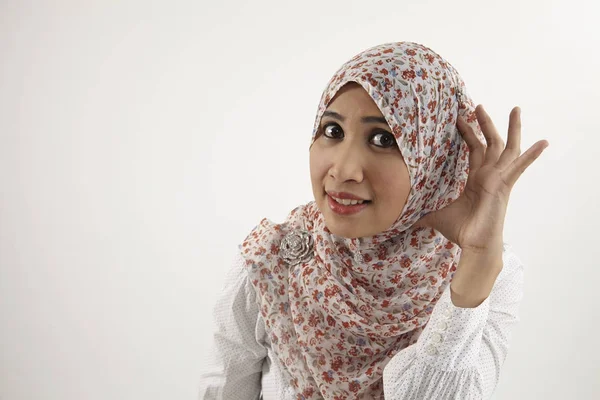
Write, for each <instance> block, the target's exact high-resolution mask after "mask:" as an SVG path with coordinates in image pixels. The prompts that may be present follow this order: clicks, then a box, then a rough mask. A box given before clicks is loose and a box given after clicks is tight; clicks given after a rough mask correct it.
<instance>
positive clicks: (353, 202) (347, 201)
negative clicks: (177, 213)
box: [329, 195, 371, 206]
mask: <svg viewBox="0 0 600 400" xmlns="http://www.w3.org/2000/svg"><path fill="white" fill-rule="evenodd" d="M329 197H331V198H332V199H333V200H335V202H336V203H338V204H341V205H343V206H354V205H356V204H368V203H370V202H371V200H351V199H338V198H337V197H335V196H332V195H329Z"/></svg>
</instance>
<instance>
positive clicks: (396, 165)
mask: <svg viewBox="0 0 600 400" xmlns="http://www.w3.org/2000/svg"><path fill="white" fill-rule="evenodd" d="M310 175H311V182H312V188H313V194H314V196H315V201H316V204H317V206H318V207H319V210H321V212H322V213H323V216H324V218H325V224H326V225H327V227H328V228H329V230H330V231H331V232H332V233H333V234H335V235H339V236H343V237H347V238H353V237H365V236H373V235H375V234H378V233H380V232H383V231H385V230H387V229H388V228H390V227H391V226H392V224H393V223H394V222H395V221H396V220H397V219H398V217H399V216H400V214H401V213H402V210H403V209H404V205H405V203H406V201H407V199H408V195H409V193H410V178H409V174H408V168H407V167H406V165H405V164H404V160H403V159H402V155H401V154H400V150H399V148H398V145H397V143H396V140H395V138H394V136H393V134H392V130H391V129H390V127H389V126H388V124H387V123H386V121H385V119H384V117H383V115H382V114H381V112H380V111H379V108H377V105H376V104H375V102H374V101H373V100H372V99H371V97H370V96H369V94H368V93H367V92H366V91H365V90H364V89H363V88H362V87H361V86H360V85H358V84H357V83H349V84H347V85H345V86H344V87H342V88H341V89H340V90H339V91H338V93H337V94H336V96H335V97H334V98H333V101H332V102H331V103H330V104H329V107H328V108H327V110H326V111H325V113H324V114H323V117H322V118H321V123H320V128H319V131H318V132H317V138H316V139H315V141H314V143H313V144H312V146H311V148H310ZM345 194H347V195H350V196H345ZM352 196H354V198H357V199H363V200H367V201H366V202H364V203H363V204H362V205H361V204H356V205H350V206H345V205H342V204H340V203H339V202H338V201H336V199H335V198H339V197H352Z"/></svg>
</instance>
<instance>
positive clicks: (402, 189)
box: [374, 164, 410, 207]
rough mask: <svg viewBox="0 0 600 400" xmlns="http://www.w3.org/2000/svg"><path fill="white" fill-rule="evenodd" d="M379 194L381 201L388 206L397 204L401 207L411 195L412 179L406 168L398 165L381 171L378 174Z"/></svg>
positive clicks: (377, 185)
mask: <svg viewBox="0 0 600 400" xmlns="http://www.w3.org/2000/svg"><path fill="white" fill-rule="evenodd" d="M374 179H376V184H375V185H374V186H376V187H377V192H378V194H379V197H380V200H382V202H383V203H386V204H388V205H392V204H396V205H398V206H399V207H401V206H402V205H403V204H404V203H405V202H406V198H407V197H408V195H409V193H410V178H409V176H408V170H407V169H406V166H405V165H404V164H402V168H399V167H398V166H397V165H395V166H393V167H390V168H385V169H381V170H380V171H379V173H378V174H376V177H375V178H374Z"/></svg>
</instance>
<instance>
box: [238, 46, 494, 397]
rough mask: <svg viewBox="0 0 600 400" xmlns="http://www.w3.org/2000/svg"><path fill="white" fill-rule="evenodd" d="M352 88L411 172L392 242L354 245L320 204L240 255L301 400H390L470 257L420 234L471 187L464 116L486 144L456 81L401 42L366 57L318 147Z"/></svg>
mask: <svg viewBox="0 0 600 400" xmlns="http://www.w3.org/2000/svg"><path fill="white" fill-rule="evenodd" d="M349 82H356V83H358V84H359V85H361V86H362V87H363V88H364V89H365V90H366V91H367V93H368V94H369V95H370V97H371V98H372V99H373V101H374V102H375V103H376V104H377V107H378V108H379V110H380V111H381V113H382V114H383V116H384V117H385V119H386V121H387V123H388V125H389V126H390V128H391V130H392V133H393V135H394V136H395V138H396V142H397V144H398V146H399V149H400V152H401V154H402V157H403V158H404V161H405V163H406V165H407V167H408V170H409V175H410V183H411V191H410V194H409V196H408V199H407V202H406V205H405V207H404V209H403V211H402V213H401V214H400V215H399V217H398V219H397V220H396V221H395V222H394V224H393V225H392V226H391V227H390V228H389V229H387V230H386V231H383V232H380V233H378V234H376V235H374V236H371V237H360V238H345V237H341V236H337V235H334V234H333V233H332V232H330V231H329V229H328V228H327V226H326V224H325V220H324V218H323V214H322V213H321V211H320V210H319V209H318V208H317V206H316V203H315V202H314V201H311V202H309V203H307V204H304V205H301V206H299V207H296V208H295V209H293V210H292V211H291V212H290V213H289V215H288V217H287V218H286V220H285V221H284V222H283V223H281V224H277V223H273V222H271V221H270V220H268V219H266V218H265V219H263V220H262V221H261V222H260V224H259V225H257V226H256V227H255V228H254V229H253V230H252V231H251V232H250V234H249V235H248V236H247V238H246V239H245V240H244V241H243V243H242V245H241V252H242V256H243V258H244V260H245V268H246V270H247V272H248V275H249V279H250V281H251V283H252V286H253V288H254V289H255V291H256V294H257V296H256V301H257V303H258V305H259V308H260V313H261V316H262V318H263V319H264V322H265V328H266V331H267V334H268V337H269V339H270V341H271V345H272V349H273V351H274V353H275V354H276V356H277V358H278V359H279V360H280V362H281V365H282V366H283V369H284V374H285V376H286V377H287V378H288V379H289V384H290V385H291V386H292V387H293V388H294V390H295V392H296V394H297V395H298V399H358V398H368V399H378V398H383V378H382V376H383V369H384V367H385V365H386V364H387V363H388V362H389V360H390V359H391V358H392V357H393V356H394V355H395V354H397V353H398V352H399V351H401V350H402V349H404V348H406V347H407V346H410V345H411V344H414V343H415V342H416V341H417V339H418V337H419V335H420V334H421V332H422V330H423V329H424V327H425V325H426V324H427V322H428V320H429V317H430V315H431V313H432V310H433V307H434V306H435V304H436V302H437V301H438V299H439V298H440V296H441V295H442V293H443V292H444V290H445V289H446V288H447V286H448V285H449V284H450V282H451V280H452V277H453V275H454V271H455V270H456V267H457V264H458V260H459V257H460V248H459V247H458V246H457V245H456V244H454V243H452V242H450V241H448V240H447V239H446V238H444V237H443V236H442V235H441V234H440V233H439V232H437V231H435V230H433V229H427V228H411V227H412V225H413V224H415V222H417V221H418V220H419V219H420V218H421V217H423V216H424V215H426V214H428V213H430V212H433V211H437V210H439V209H441V208H443V207H445V206H446V205H448V204H450V203H451V202H453V201H454V200H456V199H457V198H458V197H459V195H460V194H461V193H462V191H463V189H464V187H465V185H466V181H467V175H468V147H467V144H466V143H465V142H464V140H462V138H461V135H460V132H459V131H458V128H457V127H456V123H457V117H458V115H459V114H460V115H462V116H463V117H464V118H465V119H466V120H467V122H468V123H470V124H471V125H472V126H473V127H474V129H475V131H476V133H477V135H478V137H479V138H480V140H481V141H482V142H484V139H483V135H482V133H481V129H480V127H479V126H478V124H477V122H476V119H475V114H474V108H475V107H474V103H473V102H472V100H471V99H470V98H469V97H468V96H467V93H466V89H465V84H464V82H463V80H462V79H461V77H460V76H459V74H458V72H457V71H456V69H455V68H454V67H452V65H450V64H449V63H448V62H447V61H445V60H444V59H443V58H442V57H441V56H439V55H438V54H436V53H435V52H433V51H432V50H431V49H429V48H427V47H425V46H423V45H420V44H417V43H413V42H398V43H387V44H382V45H379V46H375V47H372V48H370V49H367V50H365V51H363V52H361V53H359V54H358V55H356V56H355V57H353V58H352V59H351V60H349V61H348V62H346V63H345V64H343V65H342V67H341V68H340V69H339V70H338V71H337V72H336V73H335V75H334V76H333V77H332V78H331V80H330V81H329V83H328V85H327V87H326V89H325V90H324V92H323V94H322V96H321V100H320V102H319V106H318V110H317V116H316V119H315V124H314V128H313V132H312V140H311V145H312V143H313V142H314V140H315V139H316V137H317V133H318V131H319V126H320V120H321V116H322V115H323V112H324V111H325V110H326V108H327V106H328V105H329V103H330V102H331V101H332V99H333V98H334V96H335V94H336V93H337V92H338V90H339V89H340V88H341V87H343V86H344V85H345V84H347V83H349Z"/></svg>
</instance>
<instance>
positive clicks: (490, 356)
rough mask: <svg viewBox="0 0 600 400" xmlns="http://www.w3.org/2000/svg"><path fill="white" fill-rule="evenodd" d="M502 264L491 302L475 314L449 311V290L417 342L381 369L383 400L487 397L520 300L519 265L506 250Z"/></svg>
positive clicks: (470, 310)
mask: <svg viewBox="0 0 600 400" xmlns="http://www.w3.org/2000/svg"><path fill="white" fill-rule="evenodd" d="M503 262H504V265H503V269H502V272H501V273H500V274H499V276H498V278H497V279H496V282H495V284H494V288H493V289H492V292H491V294H490V296H489V297H488V298H487V299H486V300H485V301H484V302H483V303H482V304H480V305H479V306H478V307H476V308H460V307H456V306H454V304H453V303H452V300H451V297H450V287H449V286H448V288H447V289H446V291H445V292H444V293H443V295H442V297H441V298H440V300H439V301H438V303H437V304H436V306H435V307H434V310H433V313H432V315H431V317H430V320H429V322H428V324H427V326H426V327H425V329H424V330H423V332H422V333H421V336H420V337H419V339H418V341H417V342H416V343H415V344H413V345H412V346H409V347H407V348H406V349H404V350H402V351H401V352H399V353H398V354H396V355H395V356H394V357H393V358H392V360H390V362H389V363H388V364H387V365H386V367H385V369H384V373H383V382H384V392H385V399H386V400H391V399H393V400H404V399H406V400H408V399H436V400H443V399H460V400H467V399H489V398H490V397H491V395H492V393H493V392H494V389H495V388H496V384H497V383H498V379H499V377H500V369H501V367H502V364H503V363H504V360H505V358H506V355H507V352H508V347H509V340H510V331H511V329H512V327H513V326H514V325H515V324H516V323H517V322H518V321H519V318H518V309H519V305H520V302H521V299H522V297H523V264H522V263H521V262H520V260H519V259H518V258H517V257H516V255H515V254H514V253H512V252H511V251H510V248H507V247H505V251H504V253H503Z"/></svg>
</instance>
